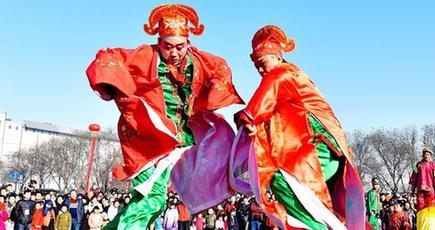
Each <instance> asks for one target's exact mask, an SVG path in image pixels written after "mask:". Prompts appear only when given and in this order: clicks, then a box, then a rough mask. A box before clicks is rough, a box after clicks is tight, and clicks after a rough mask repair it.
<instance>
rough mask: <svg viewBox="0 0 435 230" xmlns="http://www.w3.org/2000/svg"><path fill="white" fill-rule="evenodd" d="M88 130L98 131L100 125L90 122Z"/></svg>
mask: <svg viewBox="0 0 435 230" xmlns="http://www.w3.org/2000/svg"><path fill="white" fill-rule="evenodd" d="M89 131H91V132H98V131H100V126H99V125H98V124H90V125H89Z"/></svg>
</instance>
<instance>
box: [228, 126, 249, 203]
mask: <svg viewBox="0 0 435 230" xmlns="http://www.w3.org/2000/svg"><path fill="white" fill-rule="evenodd" d="M253 148H254V146H253V142H252V138H250V137H249V136H248V135H247V134H246V132H243V130H242V128H240V129H239V132H238V133H237V136H236V138H235V139H234V143H233V146H232V148H231V155H230V167H229V179H230V181H229V183H230V185H231V187H232V188H233V189H235V190H236V191H238V192H243V193H247V194H252V190H251V186H250V184H249V182H247V181H244V180H243V179H241V178H240V177H241V176H242V175H243V174H245V173H247V172H248V165H249V163H248V160H249V153H252V152H253ZM249 176H251V175H249Z"/></svg>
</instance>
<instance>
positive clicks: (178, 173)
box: [171, 112, 235, 213]
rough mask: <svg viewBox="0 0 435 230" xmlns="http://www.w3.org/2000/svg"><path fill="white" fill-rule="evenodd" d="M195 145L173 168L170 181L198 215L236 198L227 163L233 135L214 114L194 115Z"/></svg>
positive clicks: (226, 124) (192, 126)
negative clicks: (224, 201)
mask: <svg viewBox="0 0 435 230" xmlns="http://www.w3.org/2000/svg"><path fill="white" fill-rule="evenodd" d="M189 127H190V128H191V129H192V131H193V134H194V136H195V141H196V145H194V146H192V147H191V148H190V149H189V150H187V151H186V152H185V153H183V155H182V156H181V158H180V160H179V161H178V162H177V163H176V164H175V165H174V167H173V169H172V173H171V181H172V183H173V185H174V187H175V190H176V191H177V193H178V194H179V195H180V199H181V200H182V201H183V203H184V204H185V205H186V207H187V208H188V209H189V210H190V211H191V212H192V213H197V212H199V211H202V210H205V209H207V208H209V207H212V206H215V205H217V204H219V203H220V202H222V201H223V200H224V199H226V198H228V197H231V196H232V195H234V190H232V189H230V186H229V184H228V182H229V178H228V163H229V157H230V152H231V146H232V143H233V140H234V136H235V135H234V131H233V130H232V128H231V127H230V125H229V124H228V123H227V122H226V121H225V119H224V118H223V117H222V116H220V115H218V114H216V113H213V112H202V113H198V114H195V115H194V116H192V117H191V118H190V120H189Z"/></svg>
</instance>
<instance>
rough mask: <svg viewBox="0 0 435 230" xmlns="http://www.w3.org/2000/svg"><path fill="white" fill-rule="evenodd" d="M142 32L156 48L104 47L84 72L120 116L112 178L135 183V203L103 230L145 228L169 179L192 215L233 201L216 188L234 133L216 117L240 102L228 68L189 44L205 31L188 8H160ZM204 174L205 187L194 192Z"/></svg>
mask: <svg viewBox="0 0 435 230" xmlns="http://www.w3.org/2000/svg"><path fill="white" fill-rule="evenodd" d="M190 24H191V25H190ZM144 30H145V32H146V33H148V34H150V35H155V34H157V33H158V34H159V38H158V44H156V45H142V46H140V47H138V48H136V49H123V48H115V49H102V50H100V51H99V52H98V53H97V57H96V59H95V60H94V61H93V62H92V63H91V65H90V66H89V68H88V69H87V75H88V78H89V82H90V85H91V87H92V89H93V90H94V91H96V92H97V94H98V95H99V96H100V97H101V98H102V99H104V100H112V99H114V101H115V103H116V105H117V107H118V109H119V111H120V113H121V116H120V118H119V123H118V135H119V139H120V142H121V147H122V154H123V160H124V165H117V166H116V167H115V169H114V171H113V175H114V176H115V177H116V178H117V179H120V180H127V179H130V180H132V183H133V187H134V191H133V198H132V200H131V201H130V203H129V204H128V206H126V207H124V208H123V209H122V210H121V212H120V213H119V214H118V215H117V216H116V217H115V219H114V220H112V221H111V222H110V223H109V224H108V225H107V226H106V229H146V228H148V227H149V225H150V224H151V223H152V222H153V221H154V220H155V219H156V218H157V217H158V216H159V215H160V214H161V212H162V211H163V210H164V207H165V201H166V190H167V188H168V183H169V178H170V177H172V182H173V183H174V185H175V188H176V190H177V192H178V193H179V194H180V197H181V199H182V200H183V201H184V202H185V204H186V205H187V206H188V207H189V208H190V209H191V210H194V211H195V210H196V209H204V208H207V207H208V206H212V205H216V204H217V203H219V202H220V201H222V199H225V198H227V197H228V196H230V195H231V191H228V188H227V186H222V187H219V188H217V189H215V188H214V186H215V185H216V184H227V178H226V175H227V174H228V173H227V161H226V160H228V157H229V154H227V156H225V154H222V153H221V151H222V152H223V153H229V149H230V147H231V143H232V141H233V138H234V133H233V131H232V129H231V127H230V126H229V125H228V124H227V123H226V122H225V120H224V119H223V118H222V116H219V115H217V114H215V113H214V112H213V111H214V110H216V109H219V108H222V107H225V106H229V105H232V104H239V103H243V101H242V100H241V99H240V97H239V95H238V94H237V92H236V90H235V89H234V86H233V84H232V81H231V70H230V68H229V67H228V65H227V64H226V62H225V60H224V59H222V58H220V57H217V56H214V55H212V54H209V53H206V52H203V51H199V50H198V49H197V48H195V47H193V46H191V44H190V41H189V39H188V38H189V34H190V33H193V34H195V35H200V34H201V33H202V32H203V31H204V25H202V24H200V23H199V18H198V15H197V14H196V12H195V10H194V9H193V8H191V7H188V6H185V5H179V4H167V5H162V6H159V7H157V8H155V9H154V10H153V11H152V12H151V14H150V16H149V24H146V25H145V26H144ZM226 148H227V149H228V150H227V151H226ZM218 150H219V152H218ZM191 159H196V160H198V162H200V163H198V164H196V161H193V160H191ZM216 159H219V161H217V160H216ZM201 162H202V163H201ZM203 162H208V164H204V163H203ZM205 173H207V175H208V177H207V178H208V181H206V182H204V183H203V184H202V185H201V186H199V187H198V186H197V184H196V182H197V181H198V178H200V177H203V176H204V174H205ZM186 175H188V176H186ZM209 186H211V187H209ZM192 188H197V189H196V190H195V193H194V194H193V193H191V191H192ZM193 195H195V197H193Z"/></svg>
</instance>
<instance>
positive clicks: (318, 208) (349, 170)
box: [232, 26, 365, 229]
mask: <svg viewBox="0 0 435 230" xmlns="http://www.w3.org/2000/svg"><path fill="white" fill-rule="evenodd" d="M294 47H295V43H294V41H293V40H292V39H287V36H286V34H285V33H284V31H282V30H281V29H280V28H278V27H276V26H265V27H263V28H261V29H260V30H259V31H258V32H257V33H256V34H255V36H254V38H253V39H252V49H253V52H252V54H251V59H252V61H253V62H254V64H255V67H256V68H257V70H258V72H259V73H260V75H261V77H262V80H261V83H260V85H259V87H258V89H257V90H256V91H255V93H254V95H253V97H252V98H251V100H250V101H249V103H248V105H247V107H246V109H244V110H242V111H241V112H240V113H238V114H236V117H235V119H236V122H237V123H238V125H239V126H243V127H244V128H243V129H244V131H245V133H247V134H248V135H249V136H251V138H252V142H251V145H252V147H251V148H243V147H242V146H238V145H239V144H243V143H245V142H243V141H241V140H242V139H243V138H242V137H243V134H240V133H239V135H238V137H237V139H236V143H235V144H234V146H236V147H233V150H234V149H236V150H240V151H241V150H246V149H248V152H249V154H250V155H249V167H248V168H249V169H248V170H249V176H250V188H251V190H252V192H253V193H254V194H255V195H256V199H257V202H258V203H259V204H260V205H261V207H262V208H263V209H264V211H265V212H266V214H268V215H269V216H270V217H271V218H272V219H274V220H275V222H277V223H279V225H280V226H281V227H282V228H283V229H294V228H303V229H363V228H364V226H365V211H364V209H365V206H364V192H363V189H362V185H361V182H360V178H359V176H358V173H357V170H356V167H355V166H354V165H353V164H352V163H351V150H350V149H349V148H348V145H347V141H346V138H345V134H344V130H343V129H342V127H341V125H340V123H339V121H338V119H337V118H336V116H335V114H334V113H333V111H332V109H331V107H330V106H329V104H328V103H327V102H326V100H325V98H324V97H323V96H322V95H321V93H320V91H319V90H318V88H317V87H316V86H315V85H314V83H313V82H312V80H311V79H310V78H309V77H308V76H307V75H305V73H304V72H302V71H301V70H300V69H299V68H298V67H296V66H295V65H293V64H291V63H288V62H287V61H285V60H284V59H283V55H282V53H283V52H290V51H292V50H293V49H294ZM238 142H239V143H238ZM248 143H249V142H248ZM237 154H238V155H237V156H236V158H237V157H240V156H241V154H246V153H243V152H238V153H237ZM232 186H234V187H237V186H236V185H235V183H232ZM268 190H270V191H271V192H272V193H273V194H274V195H275V197H276V198H277V200H278V202H271V201H270V200H269V199H267V191H268Z"/></svg>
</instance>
